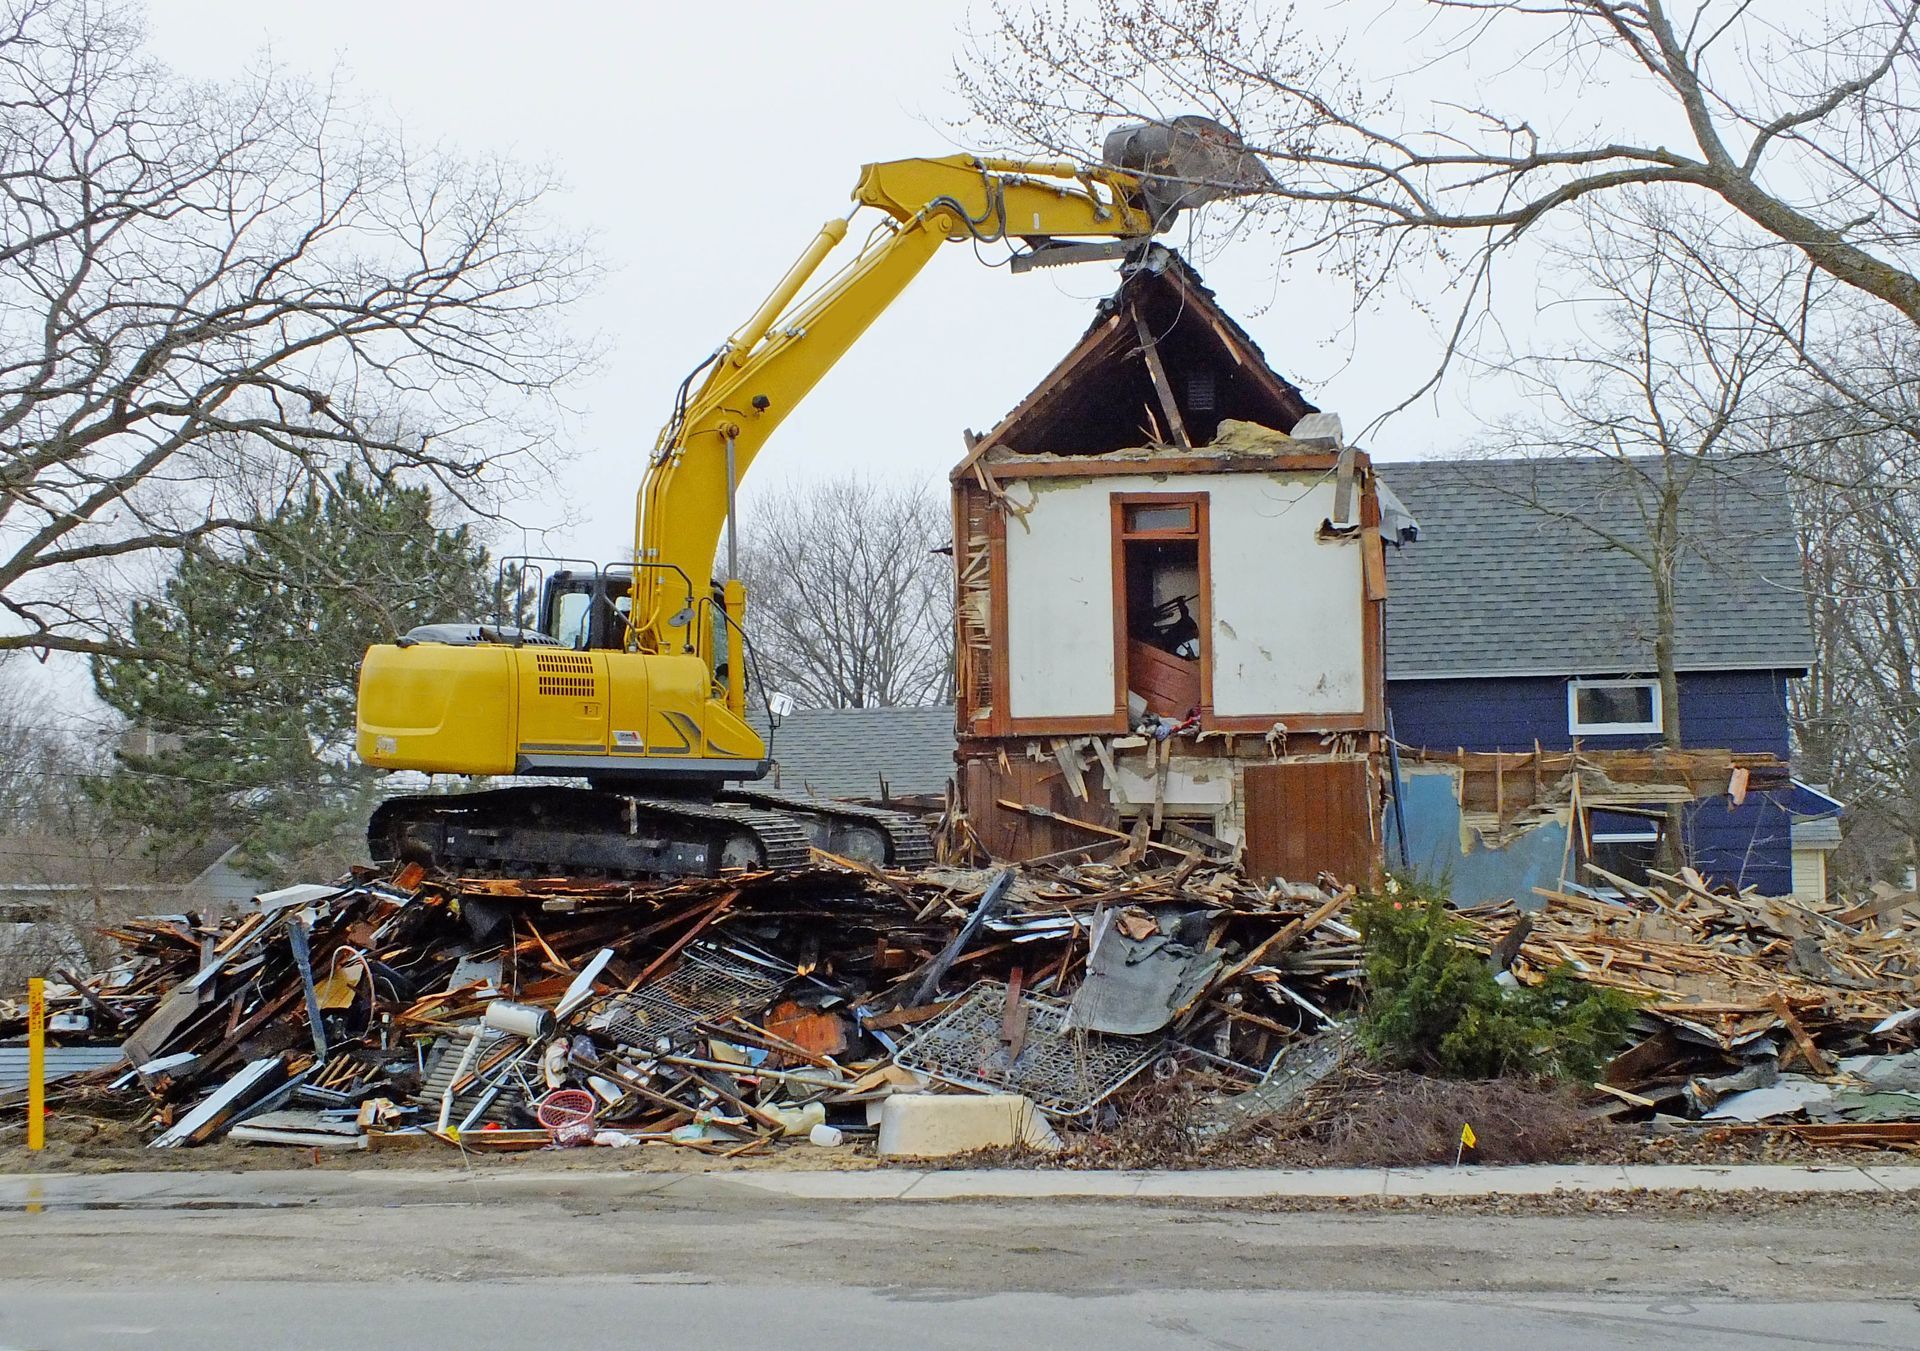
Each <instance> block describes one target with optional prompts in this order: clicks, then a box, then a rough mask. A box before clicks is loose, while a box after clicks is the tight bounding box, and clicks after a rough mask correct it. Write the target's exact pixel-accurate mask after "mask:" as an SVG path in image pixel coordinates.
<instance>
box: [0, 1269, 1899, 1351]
mask: <svg viewBox="0 0 1920 1351" xmlns="http://www.w3.org/2000/svg"><path fill="white" fill-rule="evenodd" d="M849 1274H850V1275H857V1273H849ZM395 1346H405V1347H418V1348H440V1347H446V1348H460V1351H527V1348H546V1347H555V1348H565V1347H614V1346H620V1347H652V1346H698V1347H701V1348H704V1349H705V1351H769V1348H780V1351H810V1349H811V1348H815V1347H818V1348H832V1349H833V1351H846V1348H861V1347H884V1346H913V1347H920V1348H927V1351H945V1348H949V1347H951V1348H973V1347H981V1346H1016V1347H1020V1348H1023V1349H1031V1351H1049V1348H1080V1347H1087V1348H1095V1347H1097V1348H1102V1351H1135V1349H1136V1348H1137V1349H1138V1351H1166V1349H1167V1348H1184V1347H1194V1348H1217V1351H1239V1349H1240V1348H1245V1349H1246V1351H1273V1349H1274V1348H1290V1347H1300V1348H1315V1349H1316V1351H1319V1349H1321V1348H1336V1347H1367V1348H1373V1349H1374V1351H1444V1349H1445V1348H1452V1347H1460V1348H1472V1349H1473V1351H1539V1348H1542V1347H1551V1348H1556V1349H1557V1351H1586V1348H1598V1347H1608V1348H1613V1347H1657V1348H1661V1349H1662V1351H1672V1349H1673V1348H1676V1347H1684V1348H1688V1349H1689V1351H1734V1349H1735V1348H1740V1349H1743V1351H1744V1349H1746V1348H1763V1347H1765V1348H1773V1347H1798V1346H1805V1347H1848V1348H1852V1347H1876V1348H1877V1347H1886V1348H1897V1349H1898V1351H1912V1348H1914V1347H1916V1346H1920V1310H1916V1309H1915V1308H1914V1306H1913V1305H1911V1304H1904V1305H1898V1304H1884V1303H1855V1302H1848V1303H1817V1304H1807V1303H1797V1304H1784V1303H1776V1302H1772V1301H1755V1300H1741V1301H1727V1300H1719V1301H1694V1300H1685V1299H1664V1300H1658V1301H1655V1302H1652V1303H1648V1302H1644V1301H1639V1300H1630V1299H1608V1300H1596V1299H1565V1298H1562V1299H1514V1298H1512V1297H1499V1296H1479V1297H1475V1296H1457V1297H1451V1298H1434V1297H1420V1296H1394V1295H1312V1294H1301V1293H1293V1292H1276V1291H1264V1292H1223V1291H1218V1290H1144V1291H1131V1292H1116V1291H1101V1292H1097V1293H1092V1294H1087V1295H1076V1294H1027V1293H1001V1294H984V1295H980V1294H952V1293H940V1292H930V1291H916V1290H902V1289H894V1290H872V1289H864V1288H860V1287H858V1286H851V1287H842V1286H835V1285H827V1286H811V1287H804V1288H793V1287H786V1286H768V1285H758V1286H756V1285H704V1284H678V1283H675V1284H651V1283H649V1284H632V1283H628V1282H613V1283H608V1282H575V1281H545V1282H541V1283H539V1284H519V1283H513V1284H504V1285H503V1284H489V1285H485V1286H480V1287H471V1286H449V1285H445V1284H433V1283H424V1282H417V1281H390V1282H380V1283H377V1284H372V1285H369V1284H367V1283H356V1284H354V1285H322V1284H309V1283H305V1282H276V1283H274V1284H272V1285H221V1284H211V1285H204V1286H185V1287H183V1286H172V1287H150V1288H144V1289H140V1288H136V1289H119V1290H111V1291H91V1292H75V1291H70V1290H68V1291H62V1290H57V1289H52V1290H50V1289H44V1288H40V1287H36V1286H21V1285H19V1284H15V1283H0V1348H5V1351H95V1348H109V1347H111V1348H120V1349H122V1351H125V1349H127V1348H134V1349H137V1348H140V1347H166V1348H198V1351H229V1349H231V1351H259V1349H260V1348H262V1347H271V1348H276V1351H323V1349H324V1351H336V1349H337V1348H344V1347H395Z"/></svg>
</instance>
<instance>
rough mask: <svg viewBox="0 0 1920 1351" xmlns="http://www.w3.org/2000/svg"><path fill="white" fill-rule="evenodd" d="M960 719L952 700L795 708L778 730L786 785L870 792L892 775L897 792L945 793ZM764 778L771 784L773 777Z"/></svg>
mask: <svg viewBox="0 0 1920 1351" xmlns="http://www.w3.org/2000/svg"><path fill="white" fill-rule="evenodd" d="M953 719H954V713H953V706H952V705H950V704H943V705H940V706H938V707H934V708H804V709H799V710H796V711H795V712H792V713H789V714H788V715H787V716H786V718H785V719H784V720H782V722H781V724H780V726H779V727H778V728H777V729H775V731H774V733H773V738H772V739H773V758H774V763H775V766H776V772H777V773H778V774H779V786H780V790H781V791H782V792H788V793H795V792H800V793H805V792H811V793H813V794H815V795H816V796H819V797H842V798H871V797H878V796H879V795H880V781H881V779H882V778H885V780H886V785H887V790H888V791H889V792H890V793H892V794H893V795H894V796H896V797H898V796H908V795H912V794H917V793H941V792H945V791H946V787H947V780H948V779H950V778H951V777H953V747H954V737H953ZM755 722H756V723H757V722H759V719H757V718H756V719H755ZM764 732H765V729H764V728H762V733H763V735H764ZM763 782H764V783H766V784H767V785H768V786H771V785H772V783H773V775H771V774H770V775H768V776H767V778H766V779H765V780H763Z"/></svg>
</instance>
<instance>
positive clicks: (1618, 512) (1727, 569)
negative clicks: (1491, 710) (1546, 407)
mask: <svg viewBox="0 0 1920 1351" xmlns="http://www.w3.org/2000/svg"><path fill="white" fill-rule="evenodd" d="M1658 463H1659V462H1658V461H1657V460H1649V461H1641V462H1636V463H1635V464H1634V465H1632V466H1625V465H1622V464H1621V463H1620V462H1618V461H1614V460H1606V459H1546V460H1426V461H1409V462H1406V463H1399V464H1392V463H1389V464H1379V465H1378V466H1377V468H1378V470H1379V474H1380V478H1381V480H1382V481H1383V482H1385V483H1387V484H1389V485H1390V486H1391V487H1392V488H1393V490H1394V492H1396V493H1397V494H1399V496H1400V497H1401V498H1402V499H1403V500H1404V501H1405V502H1406V505H1407V507H1408V509H1409V510H1411V511H1412V512H1413V515H1414V516H1415V517H1416V518H1417V519H1418V520H1419V522H1420V538H1419V539H1418V540H1417V541H1416V542H1414V543H1412V544H1409V545H1407V546H1406V547H1405V548H1403V549H1399V550H1394V551H1391V552H1390V553H1389V556H1388V559H1387V676H1388V678H1389V679H1392V680H1409V679H1431V678H1443V677H1461V676H1489V675H1605V674H1625V673H1640V672H1646V673H1651V672H1652V670H1653V665H1654V657H1653V638H1654V617H1655V616H1654V604H1653V591H1652V582H1651V580H1650V578H1649V575H1648V571H1647V568H1646V567H1645V566H1644V565H1643V564H1641V563H1640V562H1638V561H1636V560H1635V559H1634V558H1633V557H1632V556H1631V555H1630V554H1629V553H1628V552H1627V551H1626V550H1624V549H1622V548H1619V547H1615V546H1612V545H1610V544H1609V543H1608V542H1607V541H1606V540H1604V539H1602V538H1601V537H1600V535H1599V534H1598V533H1596V529H1597V530H1598V531H1602V532H1605V533H1607V534H1609V535H1612V536H1613V537H1614V538H1615V539H1618V540H1620V541H1622V542H1624V543H1626V544H1628V545H1644V544H1645V543H1646V540H1647V529H1646V524H1645V519H1646V517H1645V511H1646V509H1647V508H1648V507H1650V506H1651V504H1652V503H1653V501H1654V500H1655V494H1654V492H1653V489H1652V486H1651V482H1652V480H1651V479H1650V478H1649V477H1648V476H1649V475H1656V474H1658V473H1659V468H1658ZM1684 502H1685V505H1684V507H1683V509H1682V518H1681V522H1682V534H1683V537H1684V539H1685V540H1686V545H1685V548H1684V550H1683V554H1684V556H1683V557H1682V559H1681V562H1680V596H1679V605H1678V621H1679V623H1678V629H1679V641H1678V647H1677V651H1676V659H1677V665H1678V667H1679V669H1681V670H1691V671H1702V670H1753V669H1769V670H1800V669H1804V668H1805V667H1806V665H1807V664H1808V662H1809V661H1810V660H1811V659H1812V652H1813V638H1812V634H1811V632H1810V630H1809V628H1808V625H1807V614H1806V608H1805V596H1804V583H1803V581H1802V574H1801V569H1800V551H1799V545H1798V541H1797V539H1796V537H1795V533H1794V524H1793V513H1792V507H1791V504H1790V502H1789V500H1788V495H1787V482H1786V475H1785V473H1784V472H1783V470H1782V469H1781V467H1780V465H1779V464H1778V462H1776V461H1772V460H1762V459H1758V458H1747V459H1742V460H1738V461H1735V460H1726V461H1719V462H1716V466H1715V468H1713V469H1711V470H1705V471H1701V472H1699V473H1698V474H1696V476H1695V477H1694V478H1693V479H1692V481H1691V483H1690V485H1689V487H1688V489H1687V492H1686V495H1685V498H1684ZM1589 526H1591V527H1594V528H1589Z"/></svg>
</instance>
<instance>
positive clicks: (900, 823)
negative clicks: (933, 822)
mask: <svg viewBox="0 0 1920 1351" xmlns="http://www.w3.org/2000/svg"><path fill="white" fill-rule="evenodd" d="M721 800H722V801H723V802H738V803H744V804H746V805H748V806H753V807H764V808H767V809H769V810H771V811H776V812H779V813H781V814H783V815H791V816H795V817H800V818H803V819H804V820H805V822H806V823H807V827H808V829H809V833H810V835H811V837H812V840H813V843H814V845H815V847H817V848H820V849H824V850H826V851H827V852H829V853H833V854H838V855H840V856H841V857H842V858H852V859H858V860H859V861H860V862H862V863H871V864H874V865H875V866H877V867H887V868H919V867H924V866H925V865H926V864H929V863H931V862H933V837H932V836H931V835H929V834H928V833H927V828H926V827H925V826H924V825H922V824H921V823H920V820H919V818H918V817H915V816H911V815H909V814H908V813H906V812H896V811H889V810H887V809H886V808H884V807H862V806H858V805H856V804H854V803H851V802H840V801H836V800H834V799H831V798H827V799H821V798H811V797H802V796H800V795H798V794H790V793H774V792H768V791H766V790H764V789H759V788H736V789H729V790H728V791H727V792H725V793H722V794H721Z"/></svg>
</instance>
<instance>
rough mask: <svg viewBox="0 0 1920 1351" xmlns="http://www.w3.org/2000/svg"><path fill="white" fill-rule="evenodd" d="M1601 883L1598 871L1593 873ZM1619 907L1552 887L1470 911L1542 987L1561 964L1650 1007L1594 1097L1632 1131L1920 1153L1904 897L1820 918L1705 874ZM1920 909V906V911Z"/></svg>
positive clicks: (1917, 942)
mask: <svg viewBox="0 0 1920 1351" xmlns="http://www.w3.org/2000/svg"><path fill="white" fill-rule="evenodd" d="M1594 871H1596V872H1598V870H1594ZM1600 880H1601V881H1602V882H1603V883H1605V884H1606V885H1607V886H1608V887H1609V888H1610V889H1611V890H1613V891H1614V892H1616V893H1618V894H1619V896H1620V897H1621V899H1620V900H1612V899H1603V898H1600V897H1596V896H1594V895H1591V894H1580V893H1577V892H1574V891H1571V890H1568V891H1548V890H1543V891H1542V892H1541V893H1540V894H1541V895H1542V896H1543V897H1544V898H1545V900H1546V905H1545V907H1544V908H1543V909H1540V910H1535V911H1531V912H1523V911H1521V910H1520V909H1519V908H1518V907H1516V906H1515V905H1513V904H1512V903H1511V902H1508V903H1504V904H1501V905H1496V906H1483V907H1479V908H1476V909H1474V910H1469V911H1466V912H1464V913H1465V914H1466V916H1467V917H1468V918H1469V919H1471V920H1472V921H1473V922H1474V925H1475V928H1476V932H1477V933H1478V935H1479V938H1478V942H1479V945H1480V946H1482V947H1483V948H1484V949H1485V950H1486V951H1488V952H1489V953H1491V954H1493V955H1494V960H1495V962H1496V964H1497V965H1499V966H1501V967H1503V968H1505V969H1507V970H1509V971H1511V972H1512V974H1513V976H1514V978H1516V979H1517V980H1520V981H1522V982H1525V983H1528V984H1534V983H1538V982H1539V981H1540V980H1542V979H1544V978H1545V976H1546V975H1547V973H1548V972H1550V971H1553V970H1554V969H1556V968H1561V969H1569V970H1571V971H1572V972H1573V974H1574V975H1576V976H1577V977H1578V978H1579V979H1581V980H1583V981H1586V982H1588V983H1591V984H1596V985H1606V986H1610V987H1612V988H1614V989H1617V990H1622V991H1625V992H1626V993H1627V994H1630V995H1632V996H1634V997H1635V998H1637V999H1639V1000H1641V1001H1643V1003H1642V1014H1643V1017H1642V1029H1643V1032H1644V1035H1643V1036H1642V1037H1641V1039H1640V1040H1639V1041H1638V1042H1637V1043H1636V1044H1635V1045H1634V1046H1632V1047H1631V1048H1629V1049H1628V1050H1626V1051H1625V1052H1623V1053H1622V1054H1621V1055H1620V1056H1618V1057H1617V1058H1616V1059H1615V1060H1614V1061H1613V1062H1612V1063H1611V1064H1610V1065H1609V1066H1608V1067H1607V1070H1606V1072H1605V1074H1604V1075H1603V1077H1602V1079H1601V1082H1600V1083H1599V1084H1596V1085H1595V1088H1596V1089H1597V1090H1598V1091H1599V1092H1601V1093H1603V1094H1605V1095H1607V1096H1608V1097H1609V1098H1610V1099H1611V1103H1610V1104H1609V1108H1608V1110H1609V1112H1610V1113H1611V1114H1612V1115H1614V1116H1617V1117H1622V1118H1629V1119H1631V1118H1644V1117H1646V1116H1648V1115H1649V1114H1655V1113H1657V1114H1660V1115H1662V1116H1673V1117H1684V1118H1695V1119H1703V1120H1706V1121H1710V1122H1715V1123H1722V1124H1727V1125H1731V1126H1733V1127H1734V1128H1740V1127H1743V1126H1754V1125H1756V1123H1767V1124H1768V1128H1775V1129H1784V1130H1788V1131H1790V1132H1792V1133H1794V1134H1796V1135H1799V1136H1801V1137H1802V1138H1804V1139H1807V1140H1809V1141H1817V1142H1821V1143H1827V1144H1860V1145H1877V1146H1887V1145H1908V1144H1915V1143H1920V1053H1916V1052H1913V1051H1912V1050H1910V1049H1907V1048H1911V1047H1912V1045H1913V1041H1914V1035H1915V1033H1916V1032H1920V918H1916V916H1915V914H1914V913H1912V912H1909V911H1908V910H1907V909H1906V905H1907V904H1908V903H1910V902H1912V901H1913V899H1914V898H1913V897H1912V896H1911V895H1908V896H1906V897H1904V898H1902V897H1900V896H1898V895H1894V894H1891V893H1890V894H1889V896H1888V897H1885V898H1881V899H1880V900H1879V901H1878V902H1877V903H1876V902H1868V903H1865V904H1862V905H1856V906H1844V905H1840V904H1834V903H1822V904H1819V905H1810V904H1808V903H1805V902H1802V901H1798V900H1794V899H1791V898H1783V897H1761V896H1758V895H1755V894H1753V893H1751V892H1747V893H1736V892H1733V891H1732V890H1730V889H1726V888H1717V889H1716V888H1712V887H1709V886H1708V885H1707V884H1706V883H1705V882H1704V881H1703V880H1702V879H1701V877H1700V875H1699V874H1698V873H1696V872H1694V871H1693V870H1692V869H1683V870H1681V871H1680V872H1678V873H1661V872H1655V873H1653V874H1652V882H1651V884H1647V885H1642V884H1637V883H1634V882H1632V881H1629V880H1628V879H1626V878H1622V877H1617V876H1614V875H1612V874H1600ZM1916 909H1920V907H1916Z"/></svg>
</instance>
